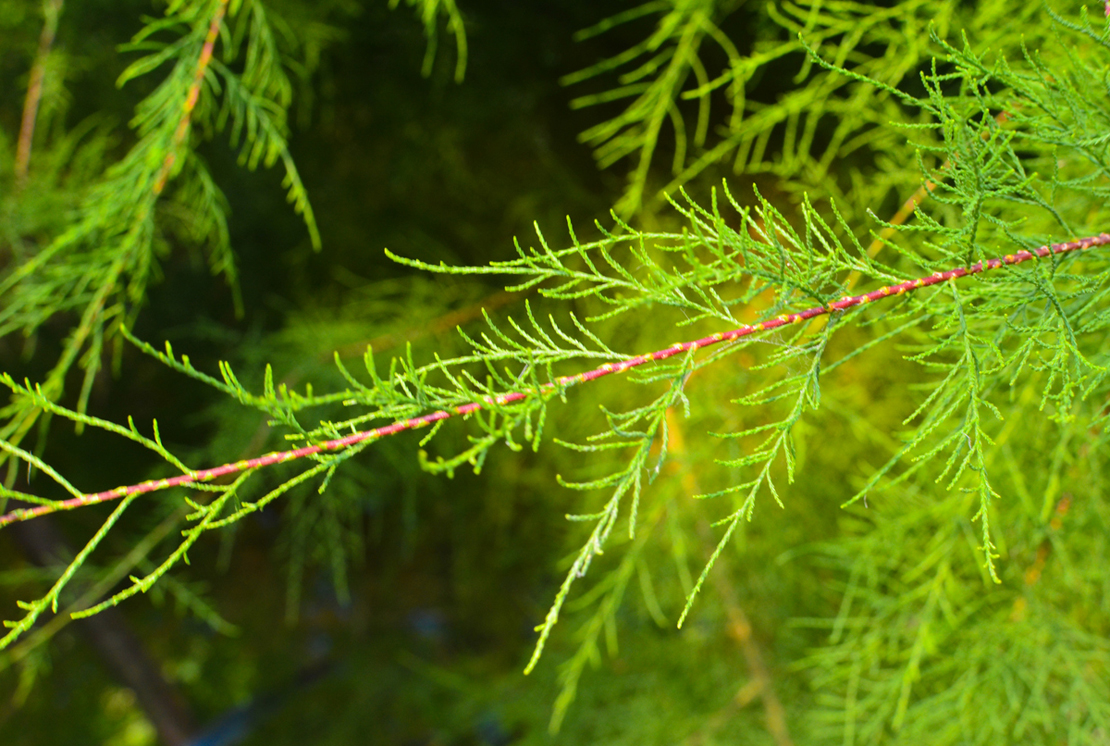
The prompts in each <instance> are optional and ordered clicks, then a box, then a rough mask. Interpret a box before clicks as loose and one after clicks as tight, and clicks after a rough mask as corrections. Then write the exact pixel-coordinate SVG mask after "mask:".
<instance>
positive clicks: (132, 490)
mask: <svg viewBox="0 0 1110 746" xmlns="http://www.w3.org/2000/svg"><path fill="white" fill-rule="evenodd" d="M1106 244H1110V233H1100V234H1099V235H1097V236H1090V237H1088V238H1082V239H1080V240H1078V241H1071V242H1068V243H1056V244H1050V245H1048V246H1041V247H1040V248H1037V249H1034V250H1033V251H1026V250H1022V251H1019V252H1017V253H1015V254H1008V255H1006V256H1005V257H1002V258H998V259H990V260H988V261H986V262H978V263H977V264H974V265H972V266H971V267H960V268H959V269H952V270H949V271H947V272H935V273H933V274H932V275H929V276H928V277H922V278H919V279H917V280H907V281H906V282H902V283H899V284H897V285H888V286H887V287H884V288H879V289H878V290H875V291H873V292H870V293H865V294H864V295H853V296H846V297H844V298H841V299H839V300H835V301H833V302H831V303H829V304H828V305H827V306H815V307H813V308H810V309H807V310H805V311H802V312H800V313H791V314H784V315H782V316H778V317H776V318H774V319H771V320H769V321H764V322H761V323H759V324H753V325H745V326H742V327H740V328H738V329H733V330H732V331H728V332H718V333H717V334H713V335H711V336H708V337H703V338H702V339H697V340H694V341H693V342H680V343H677V344H674V345H672V346H670V347H667V348H665V349H662V350H658V351H656V352H652V353H649V354H646V355H640V356H638V357H634V358H629V359H628V360H624V361H623V362H619V363H606V364H605V365H602V366H601V367H600V368H595V369H594V370H591V371H587V372H585V373H579V374H578V375H576V376H563V377H562V378H559V379H558V380H557V381H556V382H555V383H550V384H546V385H544V386H543V387H541V389H540V391H539V392H534V391H533V392H526V391H514V392H511V393H508V394H501V395H500V396H496V397H487V398H485V399H483V400H482V401H481V402H471V403H469V404H463V405H461V406H458V407H455V408H454V409H453V410H451V411H447V410H443V409H441V410H439V411H438V412H432V413H431V414H426V415H424V416H422V417H416V418H413V419H411V420H400V421H398V422H394V423H393V424H392V425H386V426H384V427H379V428H375V429H373V430H365V431H362V432H358V433H354V434H352V435H348V436H346V437H343V438H337V439H335V440H329V441H327V442H324V443H318V444H316V445H312V446H305V447H304V448H297V449H294V450H292V451H278V452H275V453H268V454H266V455H265V456H259V457H258V458H252V459H244V460H242V461H236V462H233V463H230V464H224V465H223V466H217V467H214V468H212V469H202V470H201V471H192V472H189V473H188V474H181V475H179V476H176V477H169V478H168V479H152V480H149V481H146V482H140V483H139V484H133V485H129V486H126V487H117V488H115V489H114V490H108V491H107V492H97V493H95V494H91V495H82V496H80V497H74V498H71V499H69V500H60V501H58V502H54V503H51V504H49V505H39V506H36V507H33V508H21V509H19V510H13V511H12V512H10V513H7V514H5V515H0V527H2V526H5V525H7V524H9V523H14V522H16V521H23V520H27V519H28V518H35V517H37V516H40V515H46V514H48V513H54V512H57V511H60V510H72V509H73V508H79V507H82V506H85V505H95V504H97V503H102V502H107V501H109V500H117V499H119V498H121V497H125V496H127V495H134V494H141V493H144V492H154V491H156V490H164V489H166V488H168V487H181V486H186V485H190V484H196V483H198V482H207V481H210V480H212V479H215V478H217V477H222V476H224V475H226V474H235V473H238V472H241V471H245V470H247V469H257V468H259V467H263V466H270V465H271V464H280V463H284V462H286V461H292V460H294V459H299V458H304V457H305V456H312V455H313V454H317V453H324V452H327V451H337V450H340V449H342V448H346V447H347V446H352V445H354V444H356V443H362V442H363V441H368V440H376V439H378V438H384V437H385V436H387V435H394V434H396V433H399V432H402V431H404V430H415V429H417V428H421V427H425V426H427V425H431V424H432V423H435V422H439V421H440V420H446V419H448V418H450V417H456V416H459V415H464V416H465V415H468V414H471V413H473V412H477V411H478V410H480V409H483V408H485V407H487V406H489V405H491V404H493V405H504V404H511V403H513V402H518V401H521V400H522V399H526V398H528V397H529V396H535V395H536V394H537V393H539V394H541V395H542V394H545V393H550V392H553V391H555V390H557V388H558V387H560V386H562V387H566V386H572V385H574V384H578V383H586V382H587V381H593V380H595V379H598V378H602V377H604V376H607V375H609V374H611V373H621V372H623V371H626V370H628V369H630V368H635V367H637V366H640V365H643V364H644V363H649V362H652V361H656V360H666V359H667V358H669V357H673V356H675V355H679V354H681V353H684V352H690V351H693V350H697V349H699V348H701V347H710V346H712V345H715V344H719V343H721V342H731V341H732V340H735V339H740V338H741V337H747V336H750V335H752V334H757V333H759V332H765V331H770V330H772V329H778V328H780V327H784V326H790V325H792V324H798V323H800V322H803V321H807V320H809V319H812V318H816V317H817V316H824V315H826V314H830V313H833V312H834V311H843V310H846V309H848V308H852V307H853V306H861V305H863V304H865V303H870V302H871V301H875V300H882V299H883V298H887V297H890V296H893V295H902V294H903V293H908V292H912V291H914V290H919V289H921V288H924V287H929V286H930V285H939V284H940V283H942V282H945V281H947V280H956V279H959V278H961V277H966V276H968V275H976V274H979V273H981V272H985V271H987V270H991V269H998V268H999V267H1002V266H1004V265H1010V264H1021V263H1022V262H1025V261H1028V260H1030V259H1035V258H1043V257H1046V256H1050V255H1052V254H1066V253H1068V252H1072V251H1082V250H1083V249H1089V248H1091V247H1092V246H1104V245H1106Z"/></svg>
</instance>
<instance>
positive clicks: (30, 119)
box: [15, 0, 64, 186]
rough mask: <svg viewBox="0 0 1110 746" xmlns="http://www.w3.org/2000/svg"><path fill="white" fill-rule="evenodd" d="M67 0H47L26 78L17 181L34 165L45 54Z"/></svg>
mask: <svg viewBox="0 0 1110 746" xmlns="http://www.w3.org/2000/svg"><path fill="white" fill-rule="evenodd" d="M63 2H64V0H44V2H43V4H42V8H43V15H44V16H45V19H44V22H43V24H42V33H41V34H40V35H39V49H38V52H37V53H36V54H35V62H34V64H32V65H31V76H30V79H29V80H28V82H27V97H26V98H25V99H24V100H23V120H22V122H21V123H20V125H19V141H18V143H17V145H16V149H15V182H16V185H17V186H22V185H23V183H24V182H25V181H26V180H27V169H28V168H30V165H31V142H32V140H34V137H35V120H36V119H37V118H38V113H39V102H40V101H41V100H42V83H43V80H44V79H45V78H46V58H47V56H49V54H50V48H51V47H52V46H54V35H55V34H56V33H57V31H58V16H60V15H61V14H62V4H63Z"/></svg>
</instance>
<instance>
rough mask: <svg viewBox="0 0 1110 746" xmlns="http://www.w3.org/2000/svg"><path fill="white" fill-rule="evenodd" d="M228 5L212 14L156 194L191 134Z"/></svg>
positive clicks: (164, 184) (157, 184)
mask: <svg viewBox="0 0 1110 746" xmlns="http://www.w3.org/2000/svg"><path fill="white" fill-rule="evenodd" d="M227 3H228V0H220V4H219V5H217V6H216V12H215V13H213V14H212V21H211V23H209V24H208V34H207V36H205V37H204V46H203V47H202V48H201V50H200V57H198V58H197V69H196V72H194V73H193V83H192V85H190V86H189V93H188V95H187V96H185V104H184V107H183V108H184V111H183V112H182V114H181V120H180V121H179V122H178V123H177V130H176V131H175V132H174V133H173V144H172V145H171V146H170V151H169V152H168V153H166V159H165V160H164V161H162V170H161V172H160V173H159V174H158V179H157V180H156V181H155V182H154V193H155V194H161V193H162V189H164V188H165V186H166V180H167V179H168V178H169V176H170V170H171V169H172V168H173V164H174V162H175V161H176V160H177V150H178V148H179V147H180V146H181V144H182V143H183V142H185V136H186V135H188V134H189V124H190V123H191V121H192V115H193V108H194V107H196V105H197V101H198V100H199V99H200V86H201V84H202V83H203V82H204V76H205V74H206V73H207V72H208V63H209V62H210V61H211V60H212V50H213V49H214V48H215V46H216V37H217V36H219V35H220V24H221V23H223V20H224V14H225V13H227Z"/></svg>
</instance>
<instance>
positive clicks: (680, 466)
mask: <svg viewBox="0 0 1110 746" xmlns="http://www.w3.org/2000/svg"><path fill="white" fill-rule="evenodd" d="M667 433H668V435H669V436H670V437H669V442H668V444H667V451H668V453H669V454H670V455H671V457H672V459H673V460H672V461H671V463H672V464H674V470H675V471H679V472H680V474H681V480H682V489H683V491H684V492H686V493H687V494H689V495H700V494H701V493H702V489H701V486H700V485H699V484H698V478H697V475H696V474H695V473H694V470H693V469H692V468H691V466H690V463H689V460H688V459H687V458H685V456H686V443H685V438H684V437H683V434H682V426H681V423H680V422H679V419H678V417H676V416H675V413H674V408H673V407H671V408H669V409H668V410H667ZM697 531H698V536H699V537H700V538H701V540H702V542H703V545H705V546H712V545H713V541H712V536H713V534H712V528H711V527H710V525H709V521H707V520H706V519H705V517H704V516H699V517H698V519H697ZM710 553H711V552H710ZM710 578H711V581H712V583H713V587H714V590H715V591H716V592H717V596H718V597H719V598H720V599H721V604H722V605H723V606H724V609H725V617H726V618H727V620H728V621H727V626H726V627H725V632H726V633H727V634H728V636H729V637H731V638H732V639H733V641H734V642H736V644H737V645H739V646H740V650H741V652H742V653H743V655H744V661H745V663H746V664H747V667H748V674H749V675H750V676H751V680H750V681H749V682H748V683H747V684H745V685H744V686H743V687H741V688H740V690H739V691H738V692H737V693H736V695H735V696H734V697H733V698H732V700H731V702H730V703H729V705H728V706H726V707H725V708H724V709H722V710H721V711H720V712H719V713H717V714H716V715H715V716H714V717H712V718H710V719H709V721H708V722H707V723H706V724H705V727H704V728H703V729H702V730H700V731H699V732H698V733H696V734H694V736H692V737H691V738H690V739H689V740H688V741H687V745H688V746H694V744H696V743H700V742H701V741H702V739H703V738H704V736H705V735H706V734H707V733H712V732H713V731H715V730H717V729H718V728H720V727H722V726H723V725H724V724H725V723H726V722H727V721H728V720H729V718H730V717H731V714H732V713H731V711H732V710H733V709H734V708H738V707H744V706H746V705H747V704H748V703H749V702H751V700H752V699H754V698H755V697H759V698H760V699H761V700H763V714H764V718H765V720H766V725H767V732H768V733H770V734H771V737H772V738H773V739H774V740H775V746H793V744H794V741H793V740H792V739H791V738H790V729H789V727H788V726H787V724H786V708H785V707H783V705H782V700H780V699H779V698H778V695H777V694H776V693H775V687H774V682H773V681H772V680H771V673H770V671H769V670H768V668H767V665H766V664H765V663H764V662H763V652H762V651H761V650H760V648H759V644H758V643H757V642H756V641H755V639H754V638H753V637H752V625H751V622H749V621H748V615H747V614H746V613H745V612H744V607H742V606H741V605H740V601H739V599H737V597H736V592H735V591H734V590H733V587H732V583H731V581H730V580H729V577H728V562H727V560H726V559H725V557H724V556H720V557H718V558H717V561H716V562H715V563H714V565H713V571H712V574H711V575H710Z"/></svg>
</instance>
